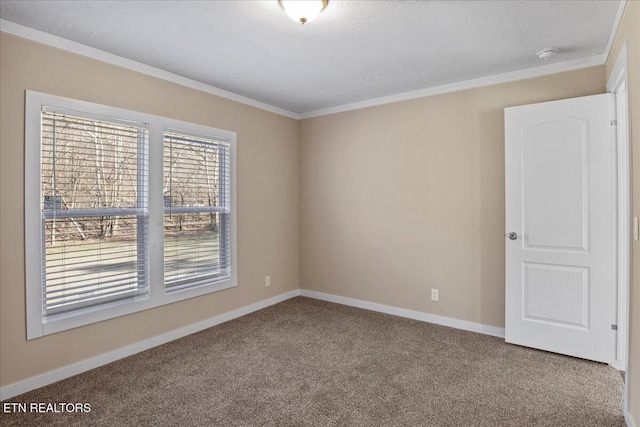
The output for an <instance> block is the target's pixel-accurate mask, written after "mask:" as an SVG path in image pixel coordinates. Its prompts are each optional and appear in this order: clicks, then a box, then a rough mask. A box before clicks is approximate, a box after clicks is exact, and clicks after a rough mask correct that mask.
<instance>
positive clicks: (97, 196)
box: [40, 107, 149, 318]
mask: <svg viewBox="0 0 640 427" xmlns="http://www.w3.org/2000/svg"><path fill="white" fill-rule="evenodd" d="M75 114H77V113H71V112H66V111H62V110H55V109H50V108H46V107H43V109H42V117H41V141H42V145H41V179H40V182H41V220H42V260H43V261H42V293H43V295H42V304H43V307H42V309H43V316H44V317H45V318H46V317H49V316H54V315H56V314H60V313H68V312H71V311H75V310H79V309H83V308H87V307H93V306H97V305H103V304H106V303H112V302H115V301H120V300H123V299H132V298H136V297H139V296H141V295H146V294H147V293H148V289H149V284H148V276H149V275H148V270H149V267H148V255H147V250H146V241H147V233H148V208H147V206H148V202H147V163H148V161H147V145H148V142H147V141H148V136H147V127H146V125H145V124H143V123H133V122H125V121H118V120H113V119H109V118H103V117H95V116H91V115H87V116H83V117H81V116H78V115H75Z"/></svg>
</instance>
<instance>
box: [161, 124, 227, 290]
mask: <svg viewBox="0 0 640 427" xmlns="http://www.w3.org/2000/svg"><path fill="white" fill-rule="evenodd" d="M169 133H170V134H178V135H183V136H184V137H185V138H189V137H192V138H203V139H210V140H212V141H216V142H224V143H225V144H229V147H228V149H227V150H228V156H229V167H230V168H231V144H230V143H229V140H228V139H222V138H215V139H214V138H212V137H211V135H204V134H199V133H194V132H186V131H184V130H178V129H172V128H168V127H165V128H164V131H163V135H162V136H163V139H162V141H163V153H164V149H166V146H165V145H164V144H165V143H166V141H165V139H166V135H167V134H169ZM220 157H221V156H220V155H219V159H220ZM164 160H165V159H164V154H163V162H164ZM163 164H164V163H163ZM219 164H220V163H219ZM225 169H226V167H225ZM163 172H164V170H163ZM229 173H230V171H229ZM226 176H227V173H226V171H225V174H224V176H223V177H222V178H226ZM218 179H220V177H219V178H218ZM223 181H226V179H225V180H223ZM231 186H232V184H231V181H230V176H229V183H228V184H226V185H225V186H221V187H222V190H223V191H224V192H225V193H230V188H227V187H231ZM163 188H164V187H163ZM163 194H164V193H163ZM225 199H226V197H225ZM163 203H164V200H163ZM163 206H164V205H163ZM227 210H229V212H227ZM172 211H175V212H176V213H177V214H180V213H204V212H218V213H221V214H226V215H229V214H231V206H226V205H225V206H224V207H223V208H220V207H217V208H215V209H213V210H212V209H209V208H207V207H196V206H189V207H173V206H171V207H169V208H167V207H166V206H164V215H165V217H163V219H164V218H166V215H167V214H168V213H171V212H172ZM223 221H224V222H227V221H228V218H227V217H226V216H223V215H221V216H220V222H221V229H225V228H226V227H225V226H224V225H222V222H223ZM163 232H165V233H166V230H164V229H163ZM218 236H219V242H220V243H219V251H223V250H224V256H225V257H226V256H227V255H229V253H228V252H229V251H230V247H229V248H224V249H223V246H224V245H223V244H222V242H223V241H226V240H227V236H226V234H225V233H224V232H220V233H219V235H218ZM164 268H165V273H166V272H167V270H166V265H165V266H164ZM228 268H230V269H232V268H233V267H232V266H231V265H230V266H228ZM225 280H228V278H227V277H226V274H225V275H224V276H222V275H209V276H203V277H200V278H198V279H195V280H183V281H178V282H175V281H174V282H167V281H166V277H165V283H164V285H165V293H166V294H171V293H173V292H182V291H184V290H187V289H190V288H196V287H199V286H203V285H209V284H214V283H217V282H222V281H225ZM181 282H182V283H181ZM172 283H173V285H171V284H172Z"/></svg>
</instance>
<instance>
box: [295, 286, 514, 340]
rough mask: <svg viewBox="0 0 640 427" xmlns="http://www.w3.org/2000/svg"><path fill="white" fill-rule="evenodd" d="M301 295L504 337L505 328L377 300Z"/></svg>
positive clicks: (313, 293)
mask: <svg viewBox="0 0 640 427" xmlns="http://www.w3.org/2000/svg"><path fill="white" fill-rule="evenodd" d="M300 295H301V296H303V297H309V298H314V299H319V300H323V301H328V302H335V303H338V304H343V305H349V306H352V307H358V308H364V309H365V310H372V311H378V312H380V313H386V314H392V315H394V316H400V317H406V318H408V319H414V320H420V321H422V322H427V323H435V324H436V325H442V326H449V327H451V328H456V329H463V330H465V331H471V332H478V333H481V334H485V335H492V336H494V337H500V338H504V328H498V327H495V326H488V325H483V324H481V323H474V322H468V321H466V320H459V319H453V318H451V317H444V316H437V315H435V314H428V313H423V312H421V311H414V310H407V309H405V308H398V307H392V306H390V305H384V304H378V303H375V302H369V301H362V300H359V299H354V298H347V297H341V296H338V295H332V294H325V293H322V292H315V291H308V290H305V289H300Z"/></svg>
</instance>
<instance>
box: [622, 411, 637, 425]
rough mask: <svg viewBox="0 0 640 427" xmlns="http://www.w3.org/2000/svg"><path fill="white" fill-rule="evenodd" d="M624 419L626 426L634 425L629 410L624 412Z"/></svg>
mask: <svg viewBox="0 0 640 427" xmlns="http://www.w3.org/2000/svg"><path fill="white" fill-rule="evenodd" d="M624 421H625V422H626V423H627V427H636V423H635V422H634V421H633V417H632V416H631V413H630V412H629V411H625V412H624Z"/></svg>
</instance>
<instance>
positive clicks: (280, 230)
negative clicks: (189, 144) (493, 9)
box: [0, 34, 298, 386]
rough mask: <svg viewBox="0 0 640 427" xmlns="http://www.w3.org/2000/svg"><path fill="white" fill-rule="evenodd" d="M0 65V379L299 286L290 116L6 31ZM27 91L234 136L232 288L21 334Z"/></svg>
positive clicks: (0, 41)
mask: <svg viewBox="0 0 640 427" xmlns="http://www.w3.org/2000/svg"><path fill="white" fill-rule="evenodd" d="M0 64H1V66H0V93H1V97H0V123H1V125H0V194H1V203H0V253H1V257H0V293H1V297H0V342H1V345H0V385H2V386H4V385H7V384H11V383H14V382H16V381H19V380H23V379H25V378H28V377H32V376H34V375H37V374H40V373H43V372H46V371H50V370H52V369H56V368H59V367H61V366H64V365H68V364H70V363H73V362H77V361H79V360H82V359H86V358H89V357H92V356H95V355H98V354H101V353H104V352H107V351H110V350H114V349H116V348H119V347H122V346H125V345H128V344H132V343H135V342H138V341H141V340H144V339H147V338H150V337H152V336H154V335H158V334H161V333H163V332H167V331H170V330H173V329H177V328H179V327H182V326H185V325H188V324H191V323H195V322H198V321H200V320H204V319H207V318H210V317H213V316H215V315H217V314H221V313H224V312H227V311H230V310H233V309H235V308H238V307H241V306H244V305H247V304H251V303H254V302H257V301H260V300H263V299H265V298H268V297H271V296H275V295H278V294H281V293H283V292H287V291H290V290H294V289H297V288H298V122H297V121H296V120H294V119H289V118H285V117H282V116H279V115H276V114H273V113H269V112H266V111H263V110H259V109H256V108H253V107H249V106H246V105H243V104H239V103H236V102H233V101H229V100H226V99H223V98H219V97H216V96H213V95H210V94H206V93H204V92H199V91H196V90H193V89H189V88H186V87H183V86H180V85H176V84H173V83H169V82H166V81H163V80H160V79H156V78H153V77H149V76H146V75H143V74H139V73H136V72H132V71H129V70H125V69H122V68H118V67H115V66H111V65H107V64H104V63H101V62H98V61H94V60H91V59H87V58H84V57H81V56H78V55H74V54H70V53H66V52H62V51H60V50H57V49H53V48H50V47H45V46H42V45H39V44H36V43H32V42H28V41H25V40H22V39H18V38H15V37H13V36H9V35H6V34H2V35H0ZM25 89H31V90H35V91H40V92H45V93H50V94H53V95H59V96H65V97H69V98H76V99H80V100H84V101H90V102H96V103H100V104H106V105H111V106H114V107H120V108H127V109H131V110H137V111H142V112H145V113H151V114H156V115H161V116H166V117H170V118H174V119H178V120H184V121H189V122H193V123H198V124H202V125H207V126H213V127H217V128H221V129H227V130H231V131H235V132H237V135H238V160H237V197H238V201H237V206H238V213H237V215H238V286H237V288H234V289H229V290H225V291H221V292H216V293H213V294H209V295H206V296H202V297H198V298H194V299H190V300H186V301H182V302H177V303H174V304H171V305H168V306H164V307H160V308H155V309H151V310H147V311H144V312H140V313H136V314H132V315H129V316H124V317H119V318H116V319H113V320H109V321H105V322H100V323H97V324H93V325H89V326H85V327H81V328H77V329H73V330H69V331H65V332H61V333H58V334H54V335H49V336H46V337H43V338H39V339H36V340H32V341H28V342H27V341H26V339H25V334H26V332H25V300H24V293H25V279H24V239H23V236H24V224H23V220H22V219H23V215H24V213H23V191H24V186H23V184H24V182H23V178H24V170H23V164H24V158H23V154H24V91H25ZM267 274H270V275H271V283H272V285H271V287H270V288H265V286H264V276H265V275H267Z"/></svg>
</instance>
